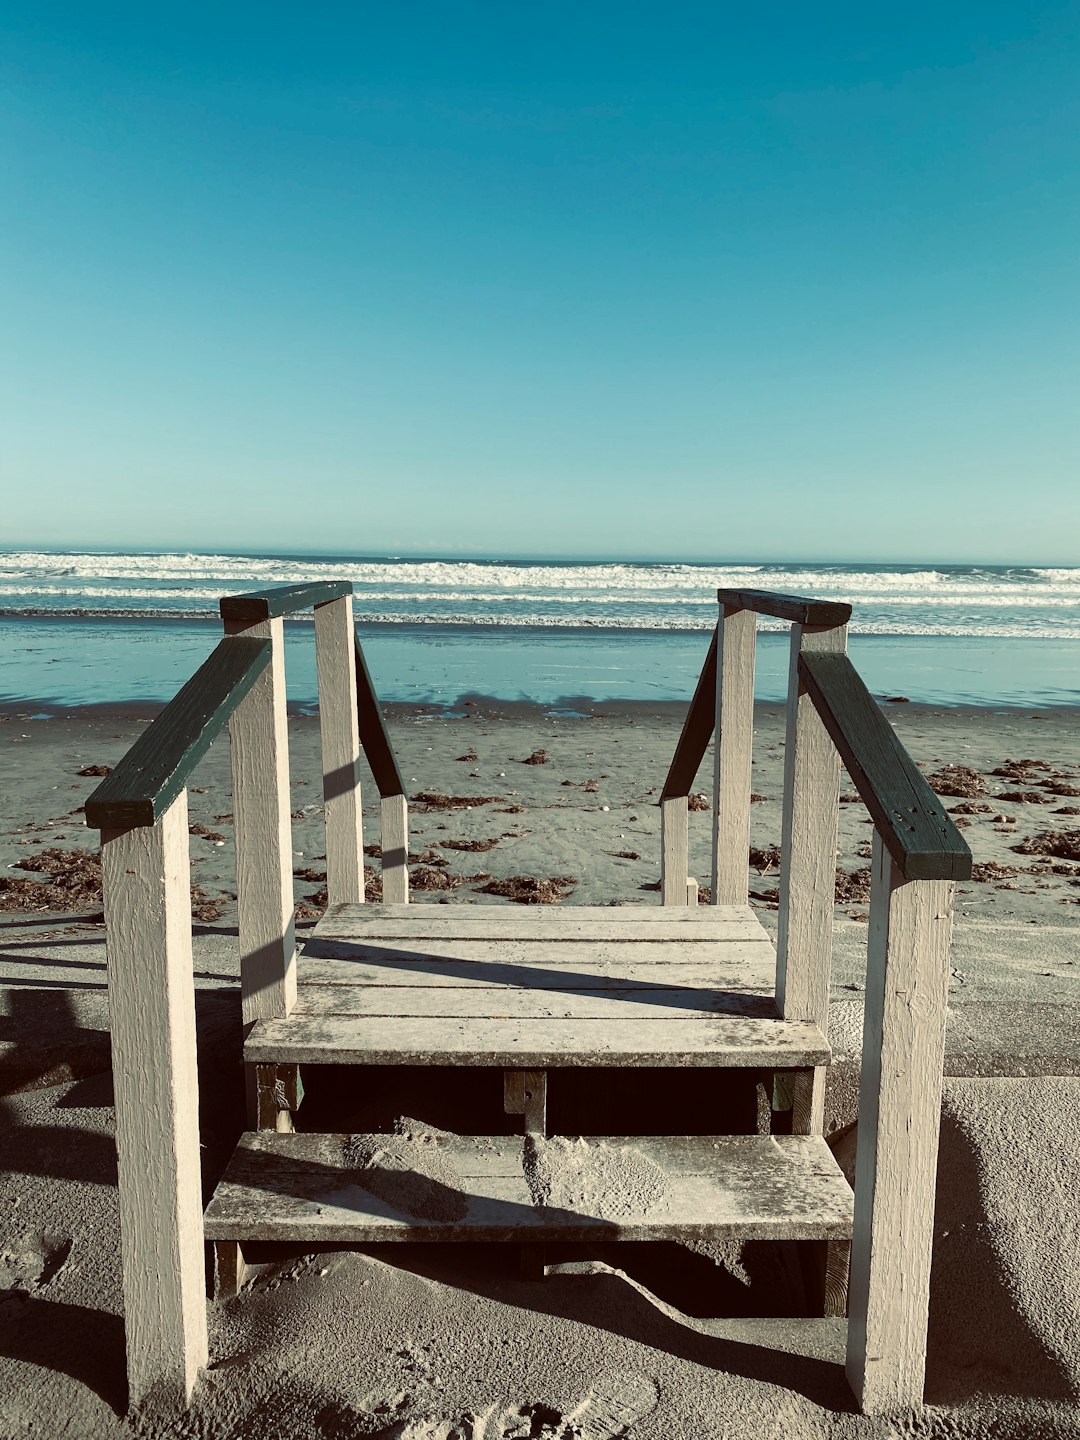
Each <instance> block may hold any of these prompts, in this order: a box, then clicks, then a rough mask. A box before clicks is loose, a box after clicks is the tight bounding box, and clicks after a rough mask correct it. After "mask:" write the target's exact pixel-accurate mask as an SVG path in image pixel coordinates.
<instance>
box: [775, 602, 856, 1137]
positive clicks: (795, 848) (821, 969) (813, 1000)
mask: <svg viewBox="0 0 1080 1440" xmlns="http://www.w3.org/2000/svg"><path fill="white" fill-rule="evenodd" d="M846 645H847V627H846V626H844V625H838V626H836V627H835V628H833V629H823V628H820V627H818V626H808V625H793V626H792V627H791V662H790V668H789V672H788V700H787V738H786V744H785V750H784V811H783V828H782V832H781V844H780V914H779V917H778V919H779V930H778V934H777V942H776V1003H777V1006H778V1008H779V1010H780V1014H781V1015H783V1017H784V1018H785V1019H786V1020H811V1021H813V1022H814V1024H816V1025H818V1026H820V1027H821V1030H822V1032H823V1033H825V1034H828V1026H829V983H830V978H831V973H832V943H833V896H834V893H835V888H836V829H837V815H838V811H839V802H840V756H839V755H838V754H837V751H836V747H835V746H834V745H833V742H832V739H831V737H830V735H829V732H828V731H827V730H826V729H825V726H824V725H823V724H822V721H821V717H820V715H818V713H817V709H816V708H815V706H814V702H813V700H811V698H810V696H809V695H807V694H806V693H805V691H804V690H803V687H802V686H801V685H800V683H799V653H800V651H802V650H815V651H822V650H824V651H830V652H838V653H840V654H843V652H844V650H845V649H846ZM804 1088H805V1087H804ZM798 1098H799V1103H798V1104H797V1105H796V1106H795V1109H796V1111H797V1112H798V1116H799V1124H798V1128H797V1129H795V1130H794V1132H793V1133H795V1134H801V1135H820V1134H821V1133H822V1130H823V1127H824V1117H825V1070H824V1068H823V1067H821V1066H819V1067H818V1068H817V1069H816V1070H814V1071H813V1072H811V1077H810V1084H809V1089H808V1093H807V1094H804V1095H801V1096H800V1097H798Z"/></svg>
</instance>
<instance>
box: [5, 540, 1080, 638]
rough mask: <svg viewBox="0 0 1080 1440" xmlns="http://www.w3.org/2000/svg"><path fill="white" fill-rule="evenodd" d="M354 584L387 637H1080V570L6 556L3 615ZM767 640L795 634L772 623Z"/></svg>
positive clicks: (143, 606) (158, 611)
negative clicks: (730, 624)
mask: <svg viewBox="0 0 1080 1440" xmlns="http://www.w3.org/2000/svg"><path fill="white" fill-rule="evenodd" d="M318 580H350V581H351V582H352V584H353V586H354V590H355V596H356V614H357V618H358V619H362V620H365V621H367V622H368V623H370V624H379V625H455V626H460V625H467V626H484V627H490V626H504V627H512V628H515V629H521V628H535V629H559V630H562V629H567V628H584V629H604V630H644V631H666V630H685V631H693V630H703V629H707V628H709V627H710V626H711V625H712V624H713V623H714V618H715V613H716V603H715V598H714V597H715V592H716V590H717V588H724V589H767V590H779V591H783V592H786V593H790V594H796V595H800V594H801V595H811V596H817V595H821V596H829V597H832V598H836V599H844V600H848V601H850V602H851V604H852V605H853V607H854V614H853V616H852V627H851V628H852V630H853V631H855V632H858V633H863V634H878V635H970V636H994V637H1008V636H1026V637H1034V638H1037V637H1040V636H1044V637H1053V638H1056V639H1078V638H1080V567H1077V568H1072V567H1062V566H1056V567H1054V566H1048V567H1025V566H985V565H983V566H978V565H970V566H960V565H957V566H938V567H932V566H910V567H904V566H900V565H881V566H875V565H861V566H860V565H782V564H732V565H705V564H689V563H677V564H676V563H661V562H656V563H641V564H635V563H631V562H626V561H605V562H597V563H584V562H568V563H565V564H556V563H551V562H535V563H534V562H528V561H494V560H493V561H483V560H454V559H434V560H415V559H399V558H387V559H380V558H378V557H357V558H353V557H348V556H340V557H311V558H306V557H289V556H254V557H252V556H240V555H197V554H175V553H162V554H142V555H118V554H89V553H78V552H71V553H65V554H56V553H49V552H45V551H29V550H24V551H17V552H15V551H12V552H7V553H6V554H2V555H0V613H3V614H8V615H10V614H21V615H49V614H51V615H56V616H61V615H63V616H82V617H86V618H94V617H113V618H117V617H122V616H145V617H150V616H159V615H168V616H172V617H189V618H198V617H203V616H206V615H211V614H215V613H216V610H217V600H218V597H219V596H220V595H222V594H228V593H230V592H233V591H238V590H243V589H250V588H262V587H265V586H271V585H289V584H300V583H303V582H311V581H318ZM762 628H763V629H769V628H781V627H779V625H775V627H774V625H773V623H772V622H768V621H763V622H762Z"/></svg>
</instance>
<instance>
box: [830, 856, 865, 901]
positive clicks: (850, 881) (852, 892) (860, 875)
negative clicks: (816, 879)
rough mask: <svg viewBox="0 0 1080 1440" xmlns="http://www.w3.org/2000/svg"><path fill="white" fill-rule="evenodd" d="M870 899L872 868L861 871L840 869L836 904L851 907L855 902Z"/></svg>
mask: <svg viewBox="0 0 1080 1440" xmlns="http://www.w3.org/2000/svg"><path fill="white" fill-rule="evenodd" d="M869 899H870V866H869V865H864V866H863V868H862V869H861V870H852V871H851V872H850V873H849V872H848V871H847V870H840V869H838V870H837V872H836V903H837V904H838V905H850V904H851V903H852V902H853V901H856V900H859V901H864V900H869Z"/></svg>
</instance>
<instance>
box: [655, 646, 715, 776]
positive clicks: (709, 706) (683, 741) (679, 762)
mask: <svg viewBox="0 0 1080 1440" xmlns="http://www.w3.org/2000/svg"><path fill="white" fill-rule="evenodd" d="M716 646H717V640H716V631H715V630H714V631H713V633H712V639H711V640H710V641H709V649H708V653H707V654H706V656H705V663H704V665H703V666H702V667H701V674H700V675H699V676H698V682H697V686H696V687H695V689H694V698H693V699H692V700H691V701H690V708H689V710H688V711H687V712H686V719H685V720H684V721H683V728H682V730H681V732H680V734H679V742H678V744H677V745H676V746H675V755H674V757H673V758H672V761H671V768H670V769H669V770H668V773H667V779H666V780H665V781H664V788H663V790H662V792H661V794H660V800H661V803H663V801H665V800H669V799H671V798H672V797H673V796H676V795H689V793H690V787H691V786H692V785H693V783H694V781H695V780H696V778H697V773H698V770H699V769H700V768H701V762H702V760H703V759H704V758H705V751H706V750H707V749H708V748H709V741H710V740H711V739H712V736H713V730H714V729H715V727H716Z"/></svg>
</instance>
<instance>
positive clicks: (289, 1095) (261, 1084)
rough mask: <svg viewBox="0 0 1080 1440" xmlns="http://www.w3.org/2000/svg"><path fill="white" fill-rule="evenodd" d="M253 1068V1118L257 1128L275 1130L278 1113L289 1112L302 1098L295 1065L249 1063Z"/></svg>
mask: <svg viewBox="0 0 1080 1440" xmlns="http://www.w3.org/2000/svg"><path fill="white" fill-rule="evenodd" d="M249 1068H250V1069H252V1070H254V1071H255V1105H254V1107H253V1110H254V1122H255V1128H256V1129H257V1130H278V1129H280V1128H281V1126H280V1124H279V1119H280V1117H281V1116H282V1115H288V1116H290V1117H291V1116H293V1115H295V1114H296V1112H297V1111H298V1110H299V1109H300V1105H301V1102H302V1101H303V1098H304V1082H303V1081H302V1080H301V1078H300V1067H299V1066H298V1065H253V1066H251V1067H249Z"/></svg>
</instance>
